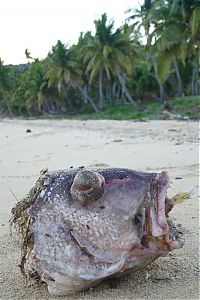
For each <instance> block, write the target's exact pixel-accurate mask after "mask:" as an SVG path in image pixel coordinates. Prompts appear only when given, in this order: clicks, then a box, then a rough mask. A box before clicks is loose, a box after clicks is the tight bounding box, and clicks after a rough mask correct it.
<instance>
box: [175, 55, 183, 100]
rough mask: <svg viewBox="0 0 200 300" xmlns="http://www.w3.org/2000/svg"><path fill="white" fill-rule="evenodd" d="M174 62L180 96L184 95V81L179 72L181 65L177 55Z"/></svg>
mask: <svg viewBox="0 0 200 300" xmlns="http://www.w3.org/2000/svg"><path fill="white" fill-rule="evenodd" d="M173 63H174V69H175V73H176V78H177V81H178V93H177V94H178V97H182V96H183V83H182V79H181V75H180V72H179V67H178V63H177V60H176V56H175V55H174V56H173Z"/></svg>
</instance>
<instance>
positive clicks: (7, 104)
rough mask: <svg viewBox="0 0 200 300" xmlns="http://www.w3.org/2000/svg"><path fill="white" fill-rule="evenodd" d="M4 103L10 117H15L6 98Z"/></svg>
mask: <svg viewBox="0 0 200 300" xmlns="http://www.w3.org/2000/svg"><path fill="white" fill-rule="evenodd" d="M3 102H4V105H5V107H6V109H7V111H8V113H9V115H10V116H13V113H12V110H11V106H10V103H8V101H7V100H5V99H4V98H3Z"/></svg>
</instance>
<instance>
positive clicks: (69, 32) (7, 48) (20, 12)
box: [0, 0, 143, 64]
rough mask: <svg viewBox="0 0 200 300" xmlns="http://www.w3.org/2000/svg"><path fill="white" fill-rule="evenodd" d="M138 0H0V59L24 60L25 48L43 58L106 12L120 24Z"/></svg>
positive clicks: (74, 39)
mask: <svg viewBox="0 0 200 300" xmlns="http://www.w3.org/2000/svg"><path fill="white" fill-rule="evenodd" d="M141 2H143V1H141V0H1V9H0V58H1V59H2V60H3V61H4V64H20V63H27V59H26V56H25V49H28V50H29V52H30V53H31V55H32V56H33V57H37V58H39V59H42V58H45V57H46V56H47V54H48V52H49V51H50V50H51V48H52V46H53V45H55V44H56V42H57V41H58V40H61V41H62V42H63V43H64V44H66V45H71V44H73V43H76V42H77V41H78V37H79V35H80V32H86V31H93V32H94V20H95V19H98V18H100V17H101V15H102V13H104V12H106V13H107V15H108V18H109V20H110V19H113V20H114V21H115V26H116V27H118V26H120V25H122V24H123V22H124V20H125V18H126V17H128V15H127V14H125V13H124V12H125V11H127V10H128V9H129V8H138V7H139V3H141Z"/></svg>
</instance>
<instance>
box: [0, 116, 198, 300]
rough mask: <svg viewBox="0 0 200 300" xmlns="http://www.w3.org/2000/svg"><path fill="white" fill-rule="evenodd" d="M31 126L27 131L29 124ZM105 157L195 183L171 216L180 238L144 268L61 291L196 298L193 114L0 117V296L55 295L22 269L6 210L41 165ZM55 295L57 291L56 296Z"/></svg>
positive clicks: (176, 182)
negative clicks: (181, 242) (138, 118)
mask: <svg viewBox="0 0 200 300" xmlns="http://www.w3.org/2000/svg"><path fill="white" fill-rule="evenodd" d="M27 129H30V130H31V132H26V130H27ZM102 162H103V163H108V164H109V165H111V166H115V167H128V168H133V169H136V170H143V171H148V172H152V171H161V170H167V171H168V172H169V174H170V178H171V180H172V187H171V189H170V191H169V194H170V195H173V194H175V193H177V192H179V191H182V190H190V189H193V197H192V199H191V200H189V201H187V202H185V203H183V204H181V205H177V206H176V207H175V208H174V210H173V212H172V214H171V215H172V217H173V219H174V220H175V221H176V223H181V224H182V225H183V227H184V233H185V240H186V241H185V246H184V248H183V249H180V250H176V251H174V252H172V253H170V255H168V256H166V257H162V258H159V259H158V260H157V261H156V262H154V263H153V264H152V265H150V266H149V267H148V268H147V269H146V270H145V271H142V272H139V273H137V274H133V275H131V276H129V277H126V278H124V279H122V280H120V281H119V282H118V283H117V284H116V286H115V287H114V288H111V287H110V286H109V285H108V283H103V284H101V285H100V286H99V287H97V288H93V289H90V290H89V291H85V292H83V293H79V294H77V295H75V296H70V297H63V298H60V299H84V300H89V299H111V300H114V299H199V287H198V278H199V277H198V259H199V254H198V251H199V248H198V246H199V238H198V226H199V221H198V123H197V122H192V121H149V122H131V121H66V120H59V121H56V120H1V121H0V299H55V298H56V297H52V296H49V294H48V292H47V289H46V286H45V284H43V285H38V284H36V285H30V284H29V283H27V282H26V280H25V279H24V278H23V276H22V274H21V273H20V270H19V267H18V264H19V262H20V247H19V241H18V237H17V235H16V234H15V233H13V235H12V236H10V227H9V219H10V217H11V214H10V210H11V208H12V207H13V206H14V205H15V203H16V199H15V197H14V196H13V195H12V193H11V191H12V192H13V193H14V194H15V196H16V198H17V199H20V198H21V197H23V196H24V195H25V194H26V193H27V192H28V190H29V189H30V188H31V187H32V185H33V184H34V182H35V180H36V178H37V177H38V175H39V171H40V170H41V169H42V168H45V167H48V168H49V170H55V169H63V168H67V167H70V166H74V167H77V166H82V165H89V164H91V163H102ZM58 299H59V298H58Z"/></svg>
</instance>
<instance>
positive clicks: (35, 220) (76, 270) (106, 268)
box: [13, 167, 183, 295]
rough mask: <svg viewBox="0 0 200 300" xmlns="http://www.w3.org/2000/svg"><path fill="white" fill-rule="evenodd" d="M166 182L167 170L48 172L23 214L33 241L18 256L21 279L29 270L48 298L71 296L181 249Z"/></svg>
mask: <svg viewBox="0 0 200 300" xmlns="http://www.w3.org/2000/svg"><path fill="white" fill-rule="evenodd" d="M169 185H170V180H169V177H168V175H167V173H166V172H161V173H145V172H138V171H134V170H130V169H119V168H108V167H106V168H81V169H72V170H63V171H58V172H52V173H46V174H45V176H44V180H43V181H42V183H41V184H40V188H39V189H38V190H37V195H36V196H35V200H34V201H32V202H30V204H29V205H28V206H27V207H26V209H25V210H23V214H24V213H26V214H27V220H28V222H29V223H28V225H27V226H28V230H26V232H28V234H29V235H30V236H31V238H32V244H31V247H28V246H27V249H26V251H25V254H24V257H23V261H24V262H25V263H24V268H25V272H26V274H30V270H31V274H33V270H34V272H36V274H37V276H39V277H40V278H41V279H42V280H43V281H45V282H46V283H47V284H48V289H49V292H50V293H52V294H57V295H65V294H71V293H74V292H77V291H80V290H83V289H86V288H88V287H90V286H93V285H95V284H97V283H98V282H99V281H101V280H102V279H104V278H106V277H109V276H113V275H116V276H121V275H123V274H125V273H127V272H134V271H138V270H141V269H143V268H144V267H145V266H146V265H148V264H149V263H151V262H152V261H153V260H155V259H156V258H158V257H159V256H161V255H164V254H166V253H167V252H169V251H171V250H174V249H177V248H180V247H182V246H183V238H182V233H181V232H180V230H179V229H178V228H177V227H176V226H175V225H174V224H173V223H172V222H171V221H169V219H168V213H169V212H170V210H171V209H172V208H173V205H174V203H175V201H173V198H171V199H169V198H168V197H167V189H168V188H169ZM13 213H14V214H15V210H13ZM19 219H20V218H19ZM26 224H27V223H26ZM26 229H27V228H26ZM26 238H27V236H26ZM27 244H28V243H27Z"/></svg>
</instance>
